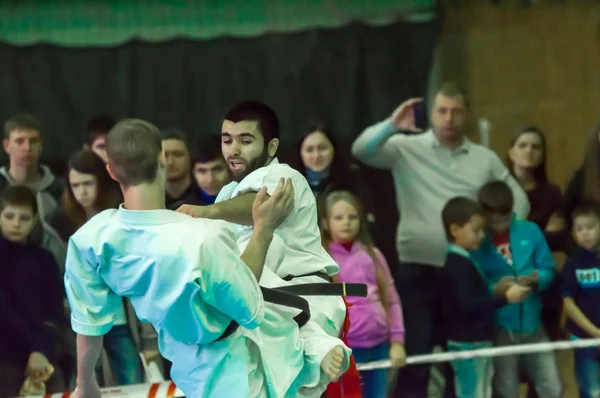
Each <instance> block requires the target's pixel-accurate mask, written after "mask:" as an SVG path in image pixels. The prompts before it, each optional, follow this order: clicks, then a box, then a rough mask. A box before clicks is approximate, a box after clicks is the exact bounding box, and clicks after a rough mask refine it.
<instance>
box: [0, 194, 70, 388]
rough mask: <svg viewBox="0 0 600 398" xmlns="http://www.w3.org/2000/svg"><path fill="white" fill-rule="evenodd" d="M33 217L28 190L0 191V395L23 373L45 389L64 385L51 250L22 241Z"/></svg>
mask: <svg viewBox="0 0 600 398" xmlns="http://www.w3.org/2000/svg"><path fill="white" fill-rule="evenodd" d="M37 217H38V212H37V201H36V198H35V195H34V193H33V192H32V191H31V190H30V189H29V188H27V187H25V186H22V185H13V186H10V187H8V188H6V189H5V190H4V191H3V192H2V193H1V194H0V229H1V230H2V236H1V237H0V259H2V260H1V261H2V267H0V320H2V327H1V328H0V396H1V397H16V396H18V395H19V390H20V389H21V386H22V385H23V382H24V381H25V377H28V378H29V379H31V380H32V381H34V382H40V383H45V384H46V392H47V393H59V392H64V391H65V385H66V383H65V382H66V380H64V378H63V373H62V370H61V367H60V366H59V365H58V361H59V360H60V359H61V358H60V351H61V350H60V347H59V335H60V333H61V330H64V328H65V327H66V326H67V325H66V319H65V317H64V313H63V297H64V295H65V293H64V287H63V283H62V279H61V277H60V275H59V271H58V265H57V264H56V261H55V260H54V258H53V256H52V254H51V253H49V252H48V251H46V250H44V249H42V248H40V247H37V246H35V245H32V244H29V243H27V240H28V236H29V234H30V233H31V231H32V229H33V227H34V225H35V223H36V218H37Z"/></svg>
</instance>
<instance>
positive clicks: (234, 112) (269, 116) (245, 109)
mask: <svg viewBox="0 0 600 398" xmlns="http://www.w3.org/2000/svg"><path fill="white" fill-rule="evenodd" d="M225 120H229V121H231V122H234V123H239V122H241V121H243V120H252V121H256V122H257V123H258V131H260V133H261V134H262V136H263V137H264V138H265V145H266V144H267V143H268V142H270V141H271V140H274V139H275V138H279V119H278V118H277V115H276V114H275V112H274V111H273V109H271V108H270V107H269V106H267V105H265V104H263V103H262V102H258V101H246V102H242V103H239V104H237V105H236V106H234V107H233V108H232V109H231V110H230V111H229V112H227V114H226V115H225Z"/></svg>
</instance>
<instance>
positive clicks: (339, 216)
mask: <svg viewBox="0 0 600 398" xmlns="http://www.w3.org/2000/svg"><path fill="white" fill-rule="evenodd" d="M322 203H323V204H324V207H325V209H323V210H322V211H321V213H322V214H323V219H322V220H321V235H322V237H323V246H324V247H325V249H327V251H328V252H329V254H330V255H331V257H332V258H333V259H334V260H335V262H336V263H337V264H339V266H340V272H339V273H338V275H337V281H338V282H346V283H364V284H366V285H367V287H368V294H367V297H348V298H347V302H348V304H349V305H348V312H349V315H350V330H349V331H348V336H347V339H348V345H349V347H350V348H352V354H353V355H354V358H355V360H356V361H357V362H358V363H366V362H372V361H381V360H385V359H388V358H390V359H391V360H392V367H394V368H399V367H402V366H404V364H405V363H406V352H405V351H404V324H403V320H402V307H401V305H400V298H399V297H398V293H397V292H396V287H395V286H394V280H393V279H392V276H391V274H390V270H389V268H388V265H387V262H386V261H385V258H384V257H383V255H382V254H381V252H380V251H379V250H378V249H377V248H376V247H375V246H374V245H373V242H372V240H371V237H370V235H369V232H368V230H367V224H366V219H365V214H364V210H363V209H362V203H360V200H359V199H358V198H357V197H356V195H354V194H353V193H351V192H348V191H335V192H331V193H329V194H327V195H326V196H325V200H324V201H322ZM359 373H360V377H361V379H362V396H363V398H384V397H386V396H387V390H388V380H389V372H388V370H387V369H374V370H366V371H362V372H359Z"/></svg>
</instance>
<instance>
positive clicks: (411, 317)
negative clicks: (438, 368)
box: [390, 263, 455, 398]
mask: <svg viewBox="0 0 600 398" xmlns="http://www.w3.org/2000/svg"><path fill="white" fill-rule="evenodd" d="M395 281H396V288H397V289H398V294H399V295H400V300H401V302H402V311H403V314H404V328H405V330H406V338H405V348H406V354H407V356H412V355H420V354H429V353H431V352H432V351H433V348H434V347H435V346H437V345H441V346H442V347H444V348H445V347H446V337H445V335H444V323H443V318H442V294H441V292H442V290H441V289H442V288H443V283H444V281H443V280H442V276H441V269H440V268H436V267H433V266H429V265H425V264H415V263H401V264H400V269H399V272H397V273H396V278H395ZM442 369H443V375H444V378H445V379H446V388H445V391H444V397H445V398H454V397H455V393H454V376H453V373H452V370H451V368H450V365H449V364H448V363H443V364H442ZM430 373H431V366H430V365H410V366H406V367H404V368H402V369H400V370H399V372H398V378H397V382H396V385H395V387H394V389H393V391H392V392H391V394H390V395H391V396H392V397H394V398H427V386H428V383H429V375H430Z"/></svg>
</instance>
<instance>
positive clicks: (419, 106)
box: [412, 102, 427, 130]
mask: <svg viewBox="0 0 600 398" xmlns="http://www.w3.org/2000/svg"><path fill="white" fill-rule="evenodd" d="M412 108H413V117H414V118H415V127H416V128H419V129H421V130H425V129H427V114H426V112H425V103H424V102H417V103H416V104H414V105H413V106H412Z"/></svg>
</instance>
